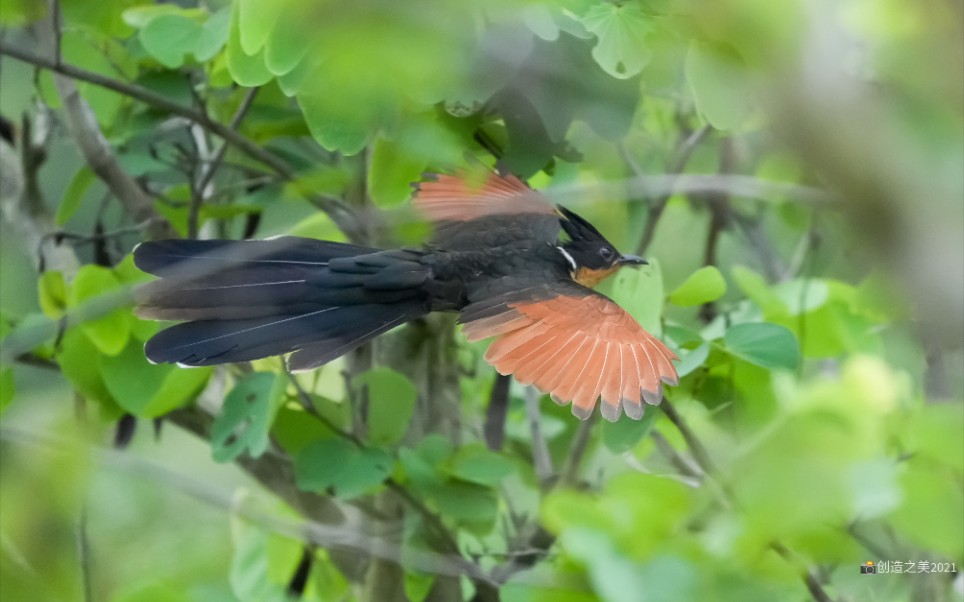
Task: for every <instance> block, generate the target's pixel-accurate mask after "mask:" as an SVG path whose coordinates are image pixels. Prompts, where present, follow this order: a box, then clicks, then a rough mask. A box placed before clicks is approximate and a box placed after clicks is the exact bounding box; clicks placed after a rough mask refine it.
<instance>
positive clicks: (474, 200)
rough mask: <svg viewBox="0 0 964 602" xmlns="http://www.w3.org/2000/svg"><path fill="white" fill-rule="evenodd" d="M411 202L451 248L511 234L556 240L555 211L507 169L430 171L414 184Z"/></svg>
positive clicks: (478, 245)
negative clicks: (452, 173) (451, 171)
mask: <svg viewBox="0 0 964 602" xmlns="http://www.w3.org/2000/svg"><path fill="white" fill-rule="evenodd" d="M413 203H414V205H415V208H416V209H418V210H419V211H421V212H422V213H423V214H424V215H425V216H426V217H427V218H428V219H429V220H431V221H432V222H435V225H436V228H435V236H434V238H433V241H434V242H435V243H436V244H438V245H439V246H442V247H444V248H446V249H449V250H453V251H460V250H478V249H482V248H487V247H496V246H502V245H505V244H507V243H509V242H511V241H513V240H525V241H533V240H537V241H546V242H555V240H556V238H557V236H558V234H559V230H560V224H559V214H558V213H556V210H555V208H553V206H552V205H551V204H549V202H548V201H547V200H546V198H545V197H544V196H542V195H541V194H539V193H538V192H536V191H535V190H532V189H531V188H529V187H528V186H527V185H526V184H525V183H524V182H523V181H522V180H520V179H519V178H517V177H515V176H514V175H512V174H508V173H506V174H499V173H487V174H479V175H478V176H476V175H475V174H470V173H467V172H460V173H458V174H456V175H447V174H434V175H430V176H428V179H427V180H426V181H424V182H419V183H418V184H415V198H414V201H413Z"/></svg>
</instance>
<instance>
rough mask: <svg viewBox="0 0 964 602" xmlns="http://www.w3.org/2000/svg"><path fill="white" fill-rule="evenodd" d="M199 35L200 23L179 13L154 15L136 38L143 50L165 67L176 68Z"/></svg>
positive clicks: (193, 45)
mask: <svg viewBox="0 0 964 602" xmlns="http://www.w3.org/2000/svg"><path fill="white" fill-rule="evenodd" d="M200 35H201V24H200V23H198V22H197V21H196V20H194V19H191V18H188V17H185V16H184V15H181V14H164V15H160V16H157V17H154V18H153V19H151V20H150V21H148V23H147V25H145V26H144V28H143V29H141V31H140V33H139V34H138V36H137V37H138V39H139V40H140V41H141V45H143V46H144V50H146V51H147V53H148V54H150V55H151V56H153V57H154V58H155V59H157V61H158V62H159V63H161V64H162V65H164V66H165V67H169V68H171V69H176V68H178V67H180V66H181V65H183V64H184V55H185V54H187V53H189V52H191V51H192V50H193V49H194V47H195V45H196V44H197V41H198V38H199V36H200Z"/></svg>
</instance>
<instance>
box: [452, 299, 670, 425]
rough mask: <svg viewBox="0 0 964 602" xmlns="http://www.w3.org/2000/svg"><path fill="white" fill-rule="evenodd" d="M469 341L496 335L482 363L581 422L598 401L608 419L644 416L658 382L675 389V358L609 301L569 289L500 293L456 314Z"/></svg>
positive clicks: (657, 390) (658, 396) (657, 396)
mask: <svg viewBox="0 0 964 602" xmlns="http://www.w3.org/2000/svg"><path fill="white" fill-rule="evenodd" d="M461 321H462V322H463V323H465V329H464V332H465V335H466V336H467V337H468V339H469V340H470V341H477V340H479V339H484V338H487V337H493V336H494V337H498V338H497V339H496V340H495V341H494V342H493V343H492V345H490V346H489V350H488V351H487V352H486V354H485V359H486V361H488V362H489V363H490V364H492V365H493V366H495V368H496V370H498V371H499V373H500V374H513V375H515V378H516V380H517V381H519V382H520V383H522V384H527V385H528V384H531V385H534V386H535V387H536V388H537V389H539V390H540V391H542V392H543V393H550V394H551V395H552V397H553V399H554V400H555V401H556V402H557V403H562V404H565V403H568V402H570V401H571V402H572V413H573V414H574V415H575V416H577V417H579V418H581V419H583V420H585V419H586V418H588V417H589V416H590V414H592V410H593V408H594V407H595V405H596V400H597V399H600V398H601V399H602V406H601V408H600V411H601V413H602V415H603V417H604V418H606V419H607V420H616V419H617V418H619V414H620V407H622V408H623V409H624V410H625V412H626V415H627V416H629V417H630V418H635V419H637V420H638V419H640V418H642V416H643V402H646V403H648V404H651V405H655V404H658V403H659V402H660V400H661V399H662V396H663V391H662V386H663V383H664V382H665V383H667V384H672V385H675V384H677V383H678V382H679V376H678V375H677V373H676V368H675V367H674V366H673V364H672V360H675V359H678V358H677V357H676V355H675V354H674V353H673V352H672V351H670V350H669V349H668V348H667V347H666V346H665V345H663V343H661V342H660V341H659V340H658V339H657V338H656V337H654V336H653V335H651V334H649V333H648V332H646V331H645V330H644V329H643V327H642V326H640V325H639V323H637V322H636V320H635V319H633V317H632V316H630V315H629V314H628V313H627V312H626V311H625V310H623V309H622V308H621V307H619V306H618V305H616V303H614V302H613V301H612V300H610V299H609V298H607V297H605V296H604V295H600V294H598V293H596V292H594V291H592V290H590V289H588V288H585V287H582V286H579V285H577V284H573V283H553V284H552V285H545V286H543V287H539V288H536V289H528V290H526V291H521V292H519V293H506V294H503V295H501V296H498V297H493V298H491V299H488V300H483V301H479V302H476V303H473V304H471V305H469V306H467V307H466V308H465V309H464V310H463V311H462V317H461Z"/></svg>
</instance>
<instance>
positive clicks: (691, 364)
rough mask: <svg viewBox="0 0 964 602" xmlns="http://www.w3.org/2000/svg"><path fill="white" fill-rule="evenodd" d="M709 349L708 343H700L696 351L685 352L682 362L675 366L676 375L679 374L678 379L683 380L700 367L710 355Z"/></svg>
mask: <svg viewBox="0 0 964 602" xmlns="http://www.w3.org/2000/svg"><path fill="white" fill-rule="evenodd" d="M710 348H711V345H710V343H702V344H701V345H700V346H699V347H697V348H696V349H693V350H692V351H689V352H687V353H686V355H684V356H683V358H682V360H681V361H680V362H679V363H677V364H676V373H677V374H679V377H680V378H683V377H684V376H686V375H687V374H689V373H691V372H693V371H694V370H696V369H697V368H699V367H700V366H702V365H703V362H705V361H706V358H707V357H709V355H710Z"/></svg>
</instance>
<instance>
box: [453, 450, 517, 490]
mask: <svg viewBox="0 0 964 602" xmlns="http://www.w3.org/2000/svg"><path fill="white" fill-rule="evenodd" d="M514 471H515V464H513V463H512V461H511V460H509V459H508V458H506V457H504V456H503V455H501V454H498V453H496V452H493V451H490V450H489V449H487V448H486V447H485V446H484V445H482V444H481V443H475V444H472V445H466V446H465V447H461V448H459V450H458V451H457V452H455V455H454V456H453V457H452V460H451V465H450V468H449V473H450V474H451V475H452V476H454V477H458V478H460V479H462V480H464V481H470V482H472V483H478V484H480V485H489V486H495V485H498V484H499V482H500V481H502V479H504V478H505V477H507V476H508V475H510V474H512V473H513V472H514Z"/></svg>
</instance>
